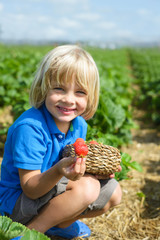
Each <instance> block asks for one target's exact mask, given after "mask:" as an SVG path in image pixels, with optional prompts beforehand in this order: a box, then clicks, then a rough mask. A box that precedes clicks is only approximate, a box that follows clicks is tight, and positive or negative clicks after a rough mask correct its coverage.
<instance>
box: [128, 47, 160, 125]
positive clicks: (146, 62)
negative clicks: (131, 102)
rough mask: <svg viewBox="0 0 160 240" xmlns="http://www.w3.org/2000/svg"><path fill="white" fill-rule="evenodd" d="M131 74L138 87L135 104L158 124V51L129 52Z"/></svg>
mask: <svg viewBox="0 0 160 240" xmlns="http://www.w3.org/2000/svg"><path fill="white" fill-rule="evenodd" d="M129 55H130V62H131V66H132V69H133V74H134V76H135V77H136V81H135V82H136V84H137V85H138V86H139V94H138V95H139V97H138V98H137V104H138V105H141V106H142V107H143V108H145V110H147V111H148V116H151V119H152V121H153V122H155V123H157V124H159V123H160V112H159V109H160V101H159V99H160V49H158V48H155V49H132V50H130V51H129Z"/></svg>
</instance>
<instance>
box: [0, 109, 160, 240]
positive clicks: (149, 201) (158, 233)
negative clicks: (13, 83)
mask: <svg viewBox="0 0 160 240" xmlns="http://www.w3.org/2000/svg"><path fill="white" fill-rule="evenodd" d="M9 112H10V109H7V111H6V112H5V114H4V112H3V116H2V114H0V115H1V117H0V125H2V122H4V119H5V120H6V121H8V122H10V121H12V117H11V116H8V113H9ZM1 113H2V112H1ZM134 116H135V121H136V122H137V124H138V125H139V129H136V130H135V129H134V130H133V131H132V135H133V143H132V144H130V145H129V146H125V147H123V148H122V149H121V150H122V152H126V153H129V154H130V155H131V156H132V160H133V161H137V162H139V163H140V164H141V165H142V167H143V172H142V173H139V172H137V171H134V170H133V171H131V172H130V173H129V177H130V179H129V180H123V181H121V182H120V185H121V187H122V191H123V198H122V202H121V204H120V205H119V206H117V207H115V208H112V209H110V210H109V211H108V213H106V214H103V215H102V216H99V217H96V218H92V219H82V221H83V222H84V223H86V224H87V225H88V226H89V227H90V229H91V231H92V234H91V236H90V237H89V238H88V239H89V240H142V239H143V240H152V239H153V240H160V130H158V129H156V128H155V127H153V126H152V125H151V124H150V123H148V122H147V121H146V119H145V112H143V111H140V110H135V114H134ZM2 140H4V139H0V142H1V143H0V144H1V145H0V146H1V156H0V161H1V159H2V146H3V143H2V142H3V141H2ZM52 239H57V240H60V239H61V240H62V239H63V238H59V237H52ZM75 239H81V238H75Z"/></svg>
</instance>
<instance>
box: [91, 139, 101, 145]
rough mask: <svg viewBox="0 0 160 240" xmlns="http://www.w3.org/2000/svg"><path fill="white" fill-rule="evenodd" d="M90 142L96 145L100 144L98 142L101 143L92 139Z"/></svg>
mask: <svg viewBox="0 0 160 240" xmlns="http://www.w3.org/2000/svg"><path fill="white" fill-rule="evenodd" d="M89 143H90V144H95V145H98V144H99V143H98V142H96V141H95V140H92V141H90V142H89Z"/></svg>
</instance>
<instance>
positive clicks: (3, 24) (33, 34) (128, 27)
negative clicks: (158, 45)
mask: <svg viewBox="0 0 160 240" xmlns="http://www.w3.org/2000/svg"><path fill="white" fill-rule="evenodd" d="M6 40H7V41H8V40H9V41H70V42H77V41H88V42H108V41H109V42H117V41H122V40H124V41H128V42H129V41H138V42H153V41H159V42H160V0H0V41H6Z"/></svg>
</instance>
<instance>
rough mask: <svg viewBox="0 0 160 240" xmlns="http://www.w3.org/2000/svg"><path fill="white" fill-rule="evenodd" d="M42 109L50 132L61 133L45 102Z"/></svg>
mask: <svg viewBox="0 0 160 240" xmlns="http://www.w3.org/2000/svg"><path fill="white" fill-rule="evenodd" d="M42 110H43V113H44V115H45V119H46V122H47V125H48V128H49V131H50V133H51V134H56V133H58V134H59V133H61V131H60V130H59V129H58V127H57V125H56V123H55V121H54V119H53V117H52V115H51V114H50V112H49V111H48V110H47V108H46V106H45V104H43V106H42Z"/></svg>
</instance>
